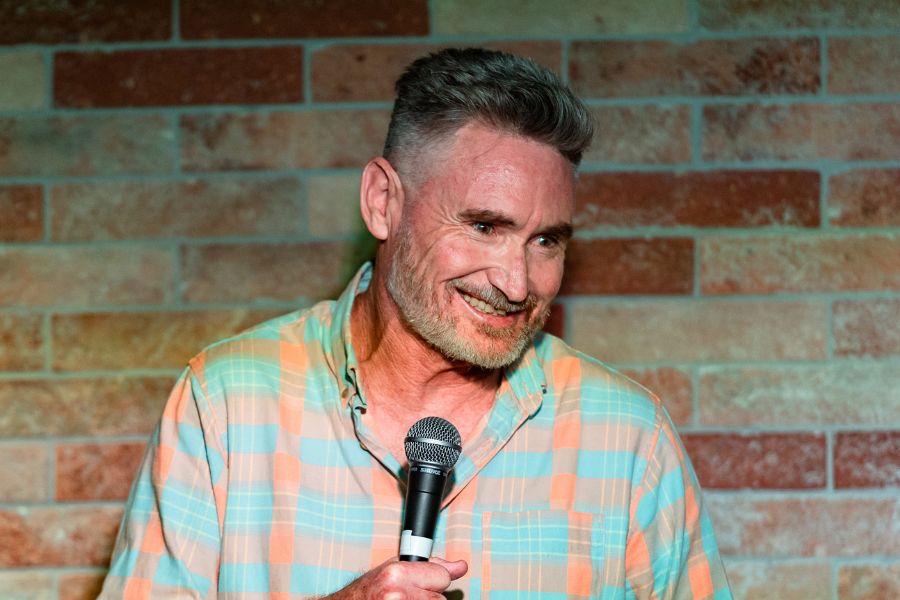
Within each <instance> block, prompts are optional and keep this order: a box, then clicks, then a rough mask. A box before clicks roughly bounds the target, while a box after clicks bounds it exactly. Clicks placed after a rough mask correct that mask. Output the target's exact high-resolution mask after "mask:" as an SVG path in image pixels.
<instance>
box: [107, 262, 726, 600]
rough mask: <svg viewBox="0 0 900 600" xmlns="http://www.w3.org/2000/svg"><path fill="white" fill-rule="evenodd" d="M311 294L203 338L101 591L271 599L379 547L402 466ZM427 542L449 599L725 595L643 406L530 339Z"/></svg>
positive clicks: (628, 390)
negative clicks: (261, 318) (307, 302)
mask: <svg viewBox="0 0 900 600" xmlns="http://www.w3.org/2000/svg"><path fill="white" fill-rule="evenodd" d="M370 275H371V271H370V269H369V268H368V267H365V268H363V269H362V270H361V271H360V273H359V275H358V276H357V277H356V279H355V280H354V282H353V283H351V285H350V286H349V287H348V289H347V291H346V292H345V293H344V294H343V295H342V296H341V298H340V299H339V300H338V301H336V302H323V303H320V304H318V305H316V306H315V307H313V308H311V309H309V310H307V311H302V312H297V313H292V314H290V315H286V316H284V317H281V318H278V319H275V320H273V321H270V322H268V323H266V324H263V325H261V326H259V327H257V328H254V329H252V330H250V331H248V332H246V333H244V334H242V335H239V336H237V337H235V338H232V339H230V340H226V341H224V342H221V343H219V344H216V345H214V346H211V347H210V348H208V349H207V350H206V351H204V352H203V353H202V354H200V355H199V356H197V357H196V358H195V359H193V360H192V361H191V362H190V365H189V368H188V369H187V370H186V371H185V373H184V374H183V376H182V377H181V378H180V380H179V382H178V384H177V385H176V387H175V390H174V391H173V393H172V396H171V397H170V399H169V402H168V404H167V406H166V408H165V411H164V413H163V415H162V418H161V420H160V423H159V426H158V428H157V430H156V432H155V433H154V435H153V437H152V439H151V442H150V445H149V447H148V452H147V456H146V458H145V460H144V464H143V466H142V468H141V471H140V473H139V475H138V477H137V479H136V481H135V483H134V486H133V488H132V491H131V496H130V498H129V501H128V507H127V510H126V513H125V516H124V518H123V522H122V526H121V529H120V531H119V536H118V539H117V542H116V549H115V551H114V555H113V560H112V564H111V566H110V571H109V575H108V577H107V580H106V582H105V584H104V589H103V593H102V594H101V598H117V597H124V598H128V599H130V600H131V599H141V598H158V597H182V596H184V597H195V598H243V599H248V600H255V599H262V598H267V599H275V600H278V599H286V598H299V597H312V596H318V595H323V594H328V593H331V592H334V591H337V590H338V589H340V588H341V587H343V586H345V585H346V584H347V583H349V582H350V581H352V580H353V579H355V578H356V577H358V576H359V575H360V574H361V573H362V572H364V571H366V570H368V569H370V568H372V567H374V566H376V565H378V564H380V563H381V562H383V561H384V560H386V559H388V558H390V557H392V556H396V554H397V551H398V542H399V537H400V526H401V522H402V510H403V497H404V485H403V472H402V469H401V465H400V464H398V462H397V461H396V460H395V459H394V458H393V457H392V456H391V455H390V453H389V452H388V451H387V450H386V449H385V447H384V445H383V444H382V443H380V442H379V440H378V439H377V437H376V436H375V435H374V434H373V432H372V429H371V427H370V424H369V421H368V419H367V417H366V410H365V409H366V401H365V398H364V396H363V394H362V393H361V385H360V382H358V381H357V380H356V373H357V369H356V364H357V363H356V358H355V356H354V354H353V349H352V344H351V340H350V329H349V315H350V310H351V306H352V304H353V298H354V296H355V295H356V293H357V290H358V289H362V287H363V286H366V285H368V281H369V277H370ZM452 478H453V479H452V488H450V492H449V494H448V496H447V498H446V499H445V501H444V505H443V508H442V512H441V514H440V517H439V520H438V528H437V536H436V537H437V541H436V547H435V554H436V555H439V556H445V557H447V558H450V559H459V558H462V559H465V560H466V561H468V563H469V572H468V573H467V574H466V575H465V576H464V577H463V578H462V579H460V580H458V581H456V582H454V584H453V586H452V587H451V589H458V590H460V591H461V592H462V593H463V597H465V598H488V597H490V598H499V599H506V598H510V599H511V598H542V599H547V598H550V599H553V598H660V599H662V598H692V599H699V598H717V599H722V598H731V593H730V592H729V589H728V583H727V581H726V578H725V574H724V571H723V568H722V564H721V560H720V558H719V555H718V550H717V548H716V542H715V538H714V535H713V531H712V526H711V524H710V521H709V517H708V515H707V513H706V511H705V510H704V508H703V505H702V502H701V498H700V490H699V487H698V485H697V481H696V478H695V476H694V474H693V472H692V469H691V467H690V464H689V462H688V459H687V457H686V456H685V454H684V451H683V449H682V446H681V444H680V442H679V440H678V437H677V435H676V434H675V432H674V429H673V427H672V424H671V422H670V421H669V418H668V416H667V415H666V413H665V411H664V410H663V409H662V407H661V406H660V404H659V402H658V400H656V399H655V398H653V397H652V396H651V395H649V394H648V393H647V392H646V391H645V390H643V389H642V388H640V387H639V386H637V385H636V384H634V383H632V382H631V381H630V380H628V379H626V378H624V377H622V376H621V375H619V374H617V373H615V372H614V371H613V370H611V369H609V368H607V367H605V366H604V365H602V364H601V363H599V362H598V361H596V360H594V359H592V358H590V357H587V356H585V355H583V354H580V353H578V352H577V351H574V350H572V349H571V348H569V347H568V346H566V345H565V344H564V343H563V342H562V341H560V340H558V339H556V338H554V337H552V336H549V335H540V336H538V338H537V339H536V340H535V343H534V344H533V347H531V348H530V349H529V350H528V351H527V352H526V354H525V355H524V356H523V358H522V359H521V360H520V361H519V362H518V363H517V364H516V365H515V366H514V367H512V368H510V369H507V371H506V373H505V377H504V380H503V383H502V384H501V387H500V389H499V391H498V393H497V398H496V402H495V405H494V408H493V410H492V412H491V414H490V416H489V420H488V423H487V425H486V427H485V428H484V430H483V431H482V433H481V434H480V435H478V436H477V437H476V438H474V439H470V440H467V441H466V443H465V446H464V448H463V453H462V456H461V458H460V460H459V462H458V463H457V466H456V468H455V469H454V471H453V474H452Z"/></svg>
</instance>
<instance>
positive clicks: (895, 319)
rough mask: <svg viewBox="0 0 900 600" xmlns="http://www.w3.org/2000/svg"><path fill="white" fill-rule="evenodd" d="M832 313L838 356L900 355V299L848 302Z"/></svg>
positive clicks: (840, 303) (837, 307)
mask: <svg viewBox="0 0 900 600" xmlns="http://www.w3.org/2000/svg"><path fill="white" fill-rule="evenodd" d="M832 312H833V321H834V353H835V354H836V355H838V356H898V355H900V300H887V299H886V300H858V301H855V300H845V301H840V302H835V303H834V307H833V310H832Z"/></svg>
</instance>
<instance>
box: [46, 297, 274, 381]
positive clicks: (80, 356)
mask: <svg viewBox="0 0 900 600" xmlns="http://www.w3.org/2000/svg"><path fill="white" fill-rule="evenodd" d="M281 312H285V311H273V310H248V309H234V310H205V311H196V312H157V313H132V312H127V313H91V314H76V315H54V317H53V350H54V352H53V368H54V369H56V370H60V371H84V370H88V371H89V370H93V369H99V370H102V369H180V368H183V367H184V366H185V365H186V364H187V361H188V360H189V359H190V358H191V357H192V356H194V355H195V354H197V353H198V352H199V351H200V350H202V349H203V347H204V346H206V345H208V344H211V343H213V342H216V341H218V340H220V339H222V338H224V337H227V336H230V335H234V334H236V333H238V332H240V331H243V330H244V329H247V328H249V327H251V326H253V325H256V324H259V323H261V322H262V321H265V320H267V319H269V318H271V317H273V316H275V315H276V314H277V313H281Z"/></svg>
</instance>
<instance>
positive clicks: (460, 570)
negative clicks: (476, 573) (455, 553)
mask: <svg viewBox="0 0 900 600" xmlns="http://www.w3.org/2000/svg"><path fill="white" fill-rule="evenodd" d="M431 562H433V563H435V564H438V565H441V566H442V567H444V568H445V569H447V572H448V573H450V579H451V580H455V579H459V578H460V577H462V576H463V575H465V574H466V571H468V570H469V565H468V563H466V561H464V560H453V561H449V560H444V559H443V558H441V557H439V556H432V557H431Z"/></svg>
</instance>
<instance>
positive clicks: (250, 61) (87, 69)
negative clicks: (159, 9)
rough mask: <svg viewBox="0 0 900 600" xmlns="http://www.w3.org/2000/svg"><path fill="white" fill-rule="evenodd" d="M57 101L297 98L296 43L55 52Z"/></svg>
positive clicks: (115, 103) (299, 58) (106, 103)
mask: <svg viewBox="0 0 900 600" xmlns="http://www.w3.org/2000/svg"><path fill="white" fill-rule="evenodd" d="M53 91H54V100H55V103H56V106H59V107H75V108H93V107H120V106H178V105H191V104H268V103H288V102H302V101H303V49H302V48H295V47H271V48H190V49H165V50H123V51H119V52H60V53H57V54H56V56H55V59H54V71H53Z"/></svg>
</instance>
